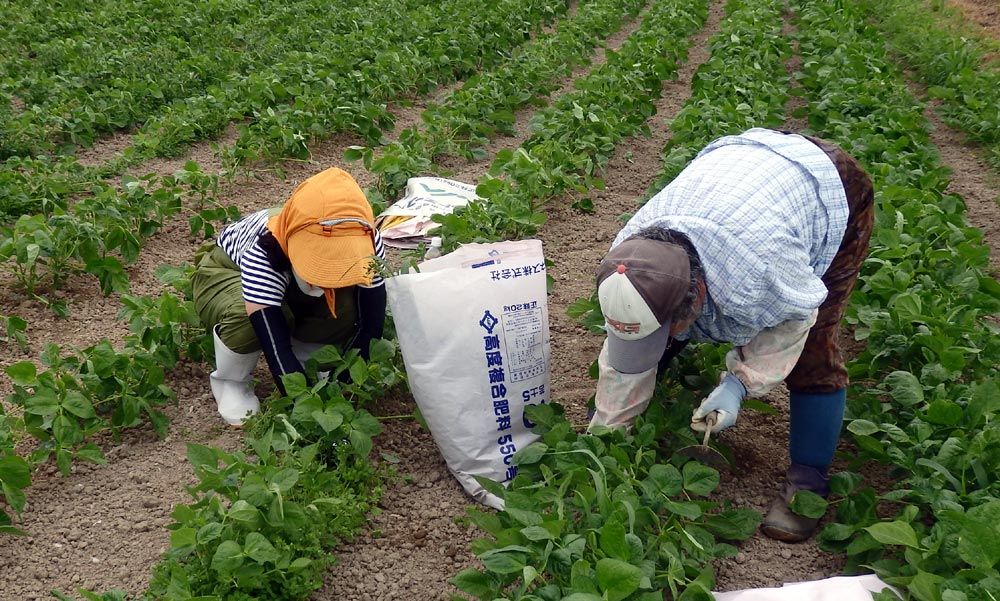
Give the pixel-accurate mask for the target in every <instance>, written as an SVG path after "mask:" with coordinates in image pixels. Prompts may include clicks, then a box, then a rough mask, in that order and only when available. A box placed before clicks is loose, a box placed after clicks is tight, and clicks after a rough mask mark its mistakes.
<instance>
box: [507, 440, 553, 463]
mask: <svg viewBox="0 0 1000 601" xmlns="http://www.w3.org/2000/svg"><path fill="white" fill-rule="evenodd" d="M548 450H549V447H548V446H547V445H546V444H545V443H543V442H533V443H531V444H529V445H528V446H526V447H524V448H523V449H521V450H519V451H517V452H516V453H514V456H513V457H512V458H511V463H512V464H514V465H528V464H530V463H538V461H539V460H540V459H541V458H542V457H543V456H544V455H545V453H546V452H547V451H548Z"/></svg>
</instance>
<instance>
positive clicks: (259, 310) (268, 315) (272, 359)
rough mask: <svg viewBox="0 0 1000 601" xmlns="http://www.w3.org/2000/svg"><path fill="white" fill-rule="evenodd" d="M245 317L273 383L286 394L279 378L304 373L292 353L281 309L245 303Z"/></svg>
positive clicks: (290, 334)
mask: <svg viewBox="0 0 1000 601" xmlns="http://www.w3.org/2000/svg"><path fill="white" fill-rule="evenodd" d="M246 308H247V315H249V316H250V325H252V326H253V331H254V333H255V334H256V335H257V340H258V341H259V342H260V347H261V350H262V351H263V352H264V358H265V359H267V367H268V368H269V369H270V370H271V375H272V376H273V377H274V383H275V384H277V386H278V390H280V391H281V394H286V392H285V386H284V384H282V382H281V376H284V375H287V374H291V373H296V372H298V373H305V370H304V369H303V368H302V364H301V363H299V360H298V359H297V358H296V357H295V353H293V352H292V333H291V331H290V330H289V329H288V322H286V321H285V315H284V313H283V312H282V311H281V307H274V306H269V305H261V304H258V303H252V302H249V301H246Z"/></svg>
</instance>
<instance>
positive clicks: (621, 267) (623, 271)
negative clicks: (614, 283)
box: [618, 265, 626, 273]
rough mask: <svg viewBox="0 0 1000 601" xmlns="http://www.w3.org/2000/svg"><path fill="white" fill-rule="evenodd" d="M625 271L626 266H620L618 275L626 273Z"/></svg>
mask: <svg viewBox="0 0 1000 601" xmlns="http://www.w3.org/2000/svg"><path fill="white" fill-rule="evenodd" d="M625 269H626V268H625V266H624V265H619V266H618V273H625Z"/></svg>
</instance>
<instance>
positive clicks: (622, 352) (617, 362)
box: [608, 321, 670, 374]
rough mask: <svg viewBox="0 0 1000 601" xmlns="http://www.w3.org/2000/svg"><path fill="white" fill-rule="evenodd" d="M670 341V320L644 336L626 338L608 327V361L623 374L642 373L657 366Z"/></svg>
mask: <svg viewBox="0 0 1000 601" xmlns="http://www.w3.org/2000/svg"><path fill="white" fill-rule="evenodd" d="M669 341H670V322H669V321H668V322H667V323H665V324H663V325H662V326H660V327H659V328H657V329H655V330H653V332H652V333H651V334H649V335H648V336H644V337H643V338H637V339H631V340H626V339H624V338H619V337H618V336H617V335H615V334H614V331H613V330H612V329H610V328H609V329H608V363H610V364H611V367H613V368H615V370H617V371H619V372H621V373H623V374H641V373H642V372H645V371H649V370H651V369H653V368H654V367H656V365H657V364H658V363H659V362H660V357H662V356H663V351H665V350H666V348H667V343H668V342H669Z"/></svg>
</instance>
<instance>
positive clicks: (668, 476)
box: [647, 463, 684, 497]
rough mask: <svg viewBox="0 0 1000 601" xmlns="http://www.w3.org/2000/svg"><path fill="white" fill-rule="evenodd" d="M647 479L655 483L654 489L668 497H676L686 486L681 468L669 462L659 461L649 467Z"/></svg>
mask: <svg viewBox="0 0 1000 601" xmlns="http://www.w3.org/2000/svg"><path fill="white" fill-rule="evenodd" d="M647 481H648V482H650V483H652V484H653V489H654V490H656V491H658V492H659V493H661V494H663V495H664V496H667V497H675V496H677V495H679V494H680V492H681V489H682V488H683V487H684V478H683V476H681V472H680V470H678V469H677V468H676V467H674V466H672V465H669V464H662V463H657V464H655V465H653V466H652V467H650V468H649V476H648V477H647Z"/></svg>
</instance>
